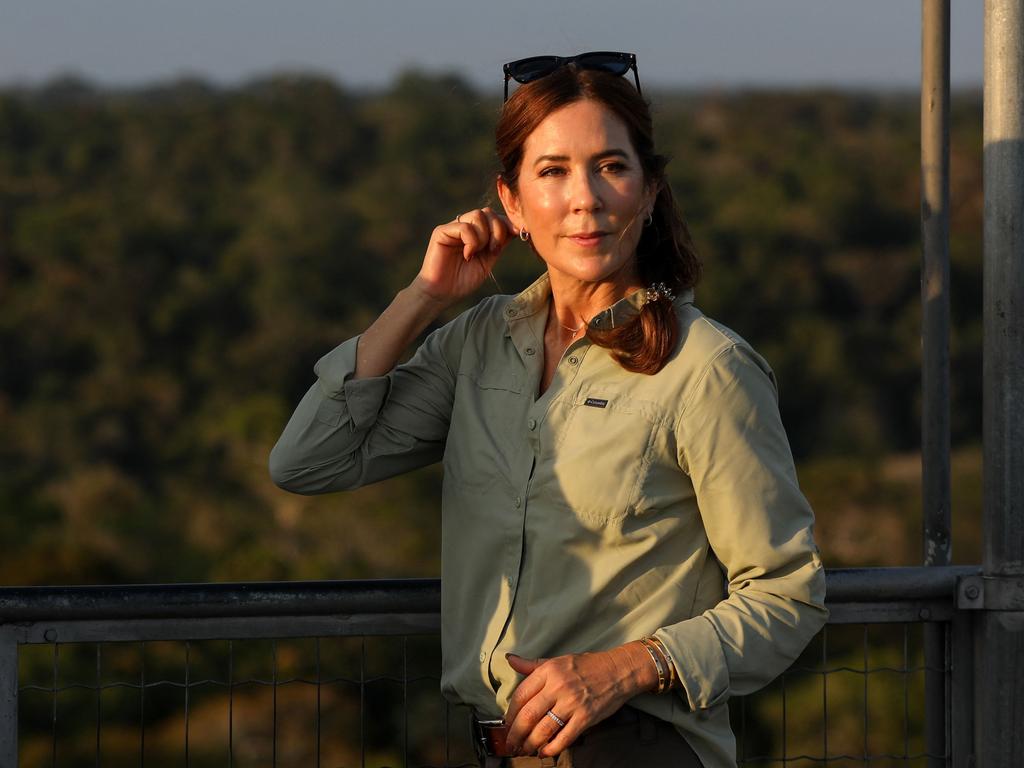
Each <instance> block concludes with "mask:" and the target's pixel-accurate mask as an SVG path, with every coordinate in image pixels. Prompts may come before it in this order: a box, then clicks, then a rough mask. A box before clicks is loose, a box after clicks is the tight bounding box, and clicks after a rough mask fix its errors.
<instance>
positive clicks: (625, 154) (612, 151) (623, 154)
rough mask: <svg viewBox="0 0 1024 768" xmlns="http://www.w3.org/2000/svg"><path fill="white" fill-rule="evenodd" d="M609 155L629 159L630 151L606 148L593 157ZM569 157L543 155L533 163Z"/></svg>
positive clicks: (561, 161)
mask: <svg viewBox="0 0 1024 768" xmlns="http://www.w3.org/2000/svg"><path fill="white" fill-rule="evenodd" d="M607 157H621V158H626V159H628V158H629V153H628V152H626V150H624V149H618V148H612V149H606V150H604V151H603V152H598V153H597V154H596V155H594V156H593V157H592V158H591V159H592V160H604V159H605V158H607ZM569 159H570V158H569V156H568V155H541V156H540V157H538V158H537V159H536V160H534V161H533V164H534V165H535V166H536V165H540V164H541V163H564V162H566V161H568V160H569Z"/></svg>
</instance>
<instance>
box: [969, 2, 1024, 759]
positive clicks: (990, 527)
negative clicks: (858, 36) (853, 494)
mask: <svg viewBox="0 0 1024 768" xmlns="http://www.w3.org/2000/svg"><path fill="white" fill-rule="evenodd" d="M984 141H985V160H984V187H985V223H984V236H985V265H984V302H983V304H984V364H983V392H984V394H983V418H984V423H983V433H982V434H983V438H982V440H983V443H984V496H985V501H984V505H985V506H984V526H983V539H984V556H983V559H982V571H983V576H984V579H983V585H982V586H983V592H984V596H983V597H984V610H982V611H980V612H979V613H980V615H979V617H978V634H977V640H976V649H977V654H978V666H977V669H978V677H977V687H976V689H975V696H976V716H975V723H976V737H975V747H976V748H977V750H978V765H979V766H983V768H1019V766H1021V765H1024V728H1021V721H1020V716H1021V712H1022V711H1024V610H1022V606H1024V0H985V97H984Z"/></svg>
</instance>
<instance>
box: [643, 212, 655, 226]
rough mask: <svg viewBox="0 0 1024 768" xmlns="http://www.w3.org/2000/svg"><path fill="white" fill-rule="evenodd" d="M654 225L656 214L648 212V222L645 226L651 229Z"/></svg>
mask: <svg viewBox="0 0 1024 768" xmlns="http://www.w3.org/2000/svg"><path fill="white" fill-rule="evenodd" d="M653 223H654V212H653V211H648V212H647V221H645V222H644V226H645V227H649V226H651V224H653Z"/></svg>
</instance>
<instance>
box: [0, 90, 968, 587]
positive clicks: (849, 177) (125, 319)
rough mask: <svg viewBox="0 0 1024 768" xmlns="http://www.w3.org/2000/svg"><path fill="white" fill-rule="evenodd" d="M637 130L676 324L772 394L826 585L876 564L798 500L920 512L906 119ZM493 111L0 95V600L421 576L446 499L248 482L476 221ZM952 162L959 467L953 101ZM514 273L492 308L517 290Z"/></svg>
mask: <svg viewBox="0 0 1024 768" xmlns="http://www.w3.org/2000/svg"><path fill="white" fill-rule="evenodd" d="M652 101H653V102H654V108H655V120H656V127H657V136H658V140H659V143H660V145H661V149H662V151H663V152H667V153H668V154H669V155H671V156H672V158H673V159H672V161H671V163H670V166H669V175H670V180H671V183H672V185H673V188H674V190H675V193H676V197H677V200H678V201H679V203H680V206H681V208H682V210H683V213H684V215H685V217H686V218H687V221H688V223H689V225H690V228H691V230H692V232H693V234H694V236H695V239H696V242H697V246H698V250H699V253H700V254H701V256H702V258H703V261H704V264H705V279H704V280H703V282H702V283H701V284H700V285H699V286H698V288H697V292H696V293H697V304H698V306H700V307H701V308H702V309H703V310H704V311H705V312H706V313H708V314H709V315H711V316H712V317H715V318H716V319H718V320H721V321H722V322H724V323H726V324H727V325H729V326H731V327H733V328H734V329H736V330H737V331H738V332H739V333H740V334H741V335H743V336H745V337H746V338H747V339H748V340H749V341H751V342H752V343H753V344H754V345H755V347H756V348H757V349H758V350H759V351H760V352H761V353H762V354H763V355H764V356H765V357H766V358H767V359H768V360H769V362H770V363H771V364H772V366H773V368H774V369H775V372H776V375H777V378H778V380H779V382H780V397H781V408H782V413H783V420H784V422H785V425H786V427H787V430H788V433H789V436H790V440H791V442H792V445H793V449H794V453H795V455H796V456H797V459H798V461H799V463H800V466H801V480H802V481H803V483H804V485H805V488H808V489H809V490H808V494H809V496H811V498H812V502H815V504H816V507H817V508H818V516H819V522H820V524H819V537H821V538H822V539H823V541H822V545H823V547H822V548H823V551H825V553H826V561H827V562H829V564H830V565H835V564H842V562H844V561H847V562H853V561H857V563H858V564H867V563H865V562H864V559H865V558H867V559H871V558H875V559H877V558H879V557H883V556H884V555H883V554H882V553H873V554H872V553H871V552H870V550H865V549H864V548H863V547H862V548H861V549H860V550H848V549H847V550H844V549H842V542H841V541H840V540H839V539H837V540H836V541H834V542H833V541H830V539H829V536H830V535H833V534H830V531H837V530H838V528H830V527H829V526H830V523H829V521H830V517H829V515H830V511H829V509H828V508H822V507H823V505H822V504H820V503H818V499H821V500H822V501H826V502H828V503H829V504H835V506H837V507H844V508H845V506H844V505H853V506H854V507H857V505H858V504H861V505H862V506H861V507H860V508H861V509H871V508H872V507H871V505H876V506H877V505H879V504H882V505H886V504H889V505H890V507H889V508H890V511H892V510H895V511H894V512H893V515H896V517H894V518H893V519H898V520H902V519H903V518H902V517H900V516H903V517H905V513H906V512H907V510H908V509H910V510H911V512H913V504H914V502H913V499H912V498H911V497H910V496H907V493H909V492H907V491H905V488H906V487H911V486H913V485H914V483H906V482H904V481H905V480H906V479H907V477H908V475H907V469H906V466H907V465H906V458H905V457H906V456H907V455H908V454H909V455H913V452H914V451H915V450H916V449H917V446H918V444H919V441H920V438H919V432H920V426H919V424H920V417H919V412H920V358H921V351H920V350H921V339H920V271H919V265H920V247H921V245H920V225H919V206H920V201H919V176H920V167H919V156H920V150H919V104H918V99H917V96H916V95H914V94H874V93H864V92H846V91H799V92H796V91H779V92H766V91H729V92H717V91H706V92H685V93H674V92H662V93H654V94H653V98H652ZM499 107H500V102H499V101H498V100H497V99H496V98H495V97H494V96H493V95H491V94H483V93H480V92H477V91H475V90H474V89H473V88H472V87H470V86H469V85H467V84H466V83H465V82H463V81H461V80H460V79H458V78H457V77H452V76H425V75H422V74H418V73H414V72H411V73H407V74H406V75H403V76H402V77H401V78H399V79H398V80H396V81H395V82H394V83H393V85H392V86H391V87H390V88H389V89H387V90H385V91H380V92H371V93H365V92H354V91H349V90H346V89H345V88H343V87H341V86H339V85H338V84H336V83H333V82H330V81H327V80H324V79H319V78H315V77H307V76H276V77H271V78H267V79H263V80H259V81H254V82H251V83H248V84H245V85H243V86H238V87H233V88H227V89H223V88H216V87H213V86H211V85H209V84H206V83H203V82H201V81H195V80H183V81H178V82H172V83H166V84H161V85H158V86H153V87H148V88H142V89H135V90H128V91H112V90H106V89H102V88H97V87H94V86H92V85H90V84H89V83H87V82H84V81H80V80H75V79H71V78H67V79H62V80H58V81H54V82H51V83H49V84H47V85H45V86H42V87H38V88H32V89H24V88H21V89H17V88H8V89H7V90H4V91H0V348H2V349H3V362H2V367H0V432H2V434H3V436H4V439H3V441H2V443H0V534H2V538H0V540H2V541H3V542H4V543H3V545H2V546H3V558H2V560H0V563H2V564H0V581H2V582H4V583H8V584H24V583H56V582H101V581H107V582H126V581H177V580H205V579H212V580H219V579H262V578H324V577H353V576H367V575H373V576H385V575H386V576H403V575H412V574H424V573H436V572H437V563H438V559H439V557H440V552H439V546H438V539H437V535H436V531H434V530H433V529H434V528H436V526H434V525H433V522H434V521H435V520H436V515H437V506H438V504H437V498H438V492H437V488H438V479H439V471H438V470H436V469H434V470H427V471H424V472H421V473H417V474H415V475H412V476H410V477H406V478H401V479H398V480H396V481H393V482H390V483H387V484H382V485H380V486H377V487H372V488H367V489H364V490H362V491H359V492H357V493H356V494H352V495H350V496H346V497H338V496H335V497H329V498H325V499H304V498H299V497H293V496H289V495H288V494H285V493H284V492H282V491H280V490H279V489H277V488H276V487H274V486H273V484H272V483H271V482H270V480H269V478H268V476H267V471H266V459H267V455H268V453H269V450H270V447H271V446H272V445H273V443H274V441H275V440H276V438H277V436H278V434H279V433H280V431H281V429H282V427H283V425H284V423H285V421H286V420H287V418H288V415H289V414H290V413H291V410H292V408H293V407H294V405H295V403H296V402H297V401H298V399H299V398H300V397H301V395H302V393H303V392H304V391H305V390H306V388H307V387H308V386H309V385H310V384H311V383H312V381H313V371H312V366H313V363H314V362H315V361H316V360H317V359H318V358H319V357H320V356H321V355H323V354H324V353H326V352H327V351H329V350H330V349H331V348H333V347H334V346H335V345H336V344H338V343H340V342H341V341H342V340H344V339H345V338H347V337H349V336H352V335H354V334H356V333H358V332H360V331H361V330H363V328H365V326H366V325H367V324H368V323H369V322H370V321H371V320H372V319H373V317H375V316H376V314H377V313H378V312H379V311H380V310H381V309H382V308H383V307H384V306H385V305H386V304H387V302H388V301H389V299H390V297H391V296H392V295H393V293H394V292H395V291H396V290H397V289H398V288H400V287H402V286H403V285H405V284H406V283H407V282H408V281H409V280H410V279H411V278H412V277H413V275H414V274H415V272H416V269H417V267H418V264H419V260H420V259H421V257H422V252H423V249H424V246H425V243H426V239H427V237H428V235H429V232H430V230H431V229H432V228H433V227H434V226H435V225H436V224H437V223H440V222H443V221H448V220H450V219H451V218H452V217H453V216H454V214H455V213H457V212H459V211H463V210H467V209H468V208H471V207H476V206H480V205H484V204H492V203H493V204H496V201H495V197H496V196H495V195H494V192H493V178H494V173H495V170H496V160H495V157H494V150H493V136H492V131H493V125H494V121H495V117H496V114H497V110H498V109H499ZM951 154H952V174H951V179H952V188H951V200H952V209H951V227H952V238H951V257H952V267H951V270H952V285H953V291H952V301H953V305H952V309H953V331H952V339H951V353H952V360H953V364H952V375H953V381H952V392H953V402H952V417H953V441H954V445H956V446H960V447H963V448H964V449H965V450H967V449H969V448H970V447H971V446H976V444H977V443H978V442H979V441H980V425H981V397H980V381H981V364H980V362H981V215H982V200H981V101H980V95H979V94H977V93H974V92H964V93H957V94H955V95H954V99H953V110H952V141H951ZM509 251H510V252H509V254H508V256H507V258H503V259H502V260H501V261H500V262H499V264H498V266H497V268H496V270H495V274H496V277H497V279H498V282H499V283H500V286H501V289H502V291H503V292H515V291H517V290H519V289H521V288H523V287H525V285H527V284H528V283H529V281H530V280H532V279H533V277H535V276H536V274H538V273H539V265H538V262H537V261H536V260H535V259H534V258H533V257H532V256H531V255H530V254H529V253H528V251H527V250H526V249H525V248H523V247H521V246H520V245H519V244H515V245H514V246H512V247H511V248H510V249H509ZM495 290H496V287H495V285H494V284H493V283H487V284H485V285H484V288H483V291H484V292H494V291H495ZM894 455H895V456H898V457H900V456H902V457H903V458H902V459H899V460H898V461H896V463H892V462H890V463H888V464H886V463H885V462H886V461H887V459H886V457H890V456H894ZM899 461H902V462H903V463H902V464H900V463H899ZM966 461H967V464H968V465H970V468H969V469H968V470H967V471H968V473H972V472H974V470H975V469H976V468H974V467H973V464H971V461H970V460H966ZM910 476H911V479H913V480H914V481H915V482H916V478H915V477H913V468H912V466H911V469H910ZM970 476H971V477H974V475H973V474H971V475H970ZM887 478H888V479H887ZM894 478H896V479H895V480H894ZM897 480H899V482H898V483H897ZM893 483H896V485H893ZM900 483H903V484H902V485H900ZM897 486H898V488H897ZM894 489H895V490H894ZM899 489H904V490H899ZM840 498H841V499H842V503H841V504H839V503H837V502H836V499H840ZM962 503H964V504H966V505H967V506H968V507H970V505H972V504H975V503H976V502H975V501H974V500H973V498H971V499H967V500H966V501H963V500H962ZM863 504H866V505H868V507H863ZM824 506H826V507H827V506H828V505H824ZM971 508H973V507H971ZM887 519H888V518H887ZM410 523H411V524H410ZM875 523H876V524H877V523H878V518H877V516H876V517H875ZM894 524H895V525H906V526H908V528H907V530H908V531H911V532H907V531H904V533H905V539H906V541H908V542H911V544H908V545H907V546H908V547H910V548H909V549H904V550H903V551H901V552H900V554H899V555H897V557H902V558H903V559H904V560H905V562H902V563H901V564H912V563H914V562H918V561H919V560H918V559H916V558H917V555H916V554H914V553H915V552H916V550H915V549H913V547H916V546H917V543H916V540H914V536H915V535H917V536H918V538H919V535H918V534H916V533H913V531H914V530H919V529H914V525H915V523H914V521H913V519H911V521H910V522H909V523H904V522H899V523H894ZM834 535H836V536H839V534H837V533H836V534H834ZM381 541H386V542H388V544H387V547H386V548H382V547H381V546H380V542H381ZM830 551H832V552H833V554H834V557H833V559H832V560H831V561H829V560H828V556H827V555H828V553H829V552H830ZM844 552H845V553H846V554H843V553H844Z"/></svg>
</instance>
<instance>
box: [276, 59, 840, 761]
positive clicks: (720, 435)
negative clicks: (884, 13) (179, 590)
mask: <svg viewBox="0 0 1024 768" xmlns="http://www.w3.org/2000/svg"><path fill="white" fill-rule="evenodd" d="M630 69H632V71H633V75H634V79H635V80H636V85H635V87H634V85H633V84H631V83H630V82H629V80H627V79H626V78H624V77H621V75H624V74H626V72H627V71H629V70H630ZM505 71H506V88H507V84H508V82H507V81H508V79H509V78H510V77H511V78H514V79H517V80H521V81H524V82H525V84H523V85H521V86H520V87H519V88H518V89H517V90H516V91H515V93H514V94H513V95H512V96H511V98H507V100H506V103H505V105H504V107H503V110H502V114H501V118H500V120H499V123H498V127H497V150H498V156H499V158H500V160H501V163H502V170H501V172H500V174H499V177H498V180H497V190H498V195H499V197H500V199H501V203H502V205H503V207H504V209H505V213H506V214H507V217H506V216H505V215H501V214H499V213H496V212H494V211H492V210H490V209H489V208H484V209H482V210H475V211H469V212H466V213H462V214H460V215H459V216H457V217H456V218H455V219H454V220H453V221H451V222H448V223H446V224H442V225H440V226H438V227H437V228H436V229H435V230H434V232H433V234H432V236H431V238H430V242H429V244H428V246H427V250H426V255H425V257H424V260H423V265H422V268H421V269H420V272H419V274H418V275H417V277H416V278H415V279H414V280H413V281H412V283H411V284H410V285H409V286H408V287H407V288H406V289H404V290H402V291H400V292H399V293H398V295H397V296H396V297H395V299H394V301H393V302H392V303H391V305H390V306H389V307H388V308H387V309H386V310H385V311H384V312H383V313H382V314H381V316H380V317H379V318H378V319H377V320H376V321H375V322H374V323H373V324H372V325H371V326H370V327H369V328H368V329H367V330H366V332H365V333H363V334H362V335H361V336H360V337H357V338H354V339H350V340H348V341H346V342H344V343H343V344H341V345H340V346H339V347H337V348H336V349H335V350H333V351H332V352H330V353H329V354H327V355H326V356H324V357H323V358H321V359H320V360H319V361H318V363H317V364H316V366H315V371H316V373H317V375H318V381H317V382H316V383H314V385H313V386H312V387H311V389H310V390H309V392H308V393H307V394H306V395H305V397H304V398H303V399H302V401H301V402H300V403H299V405H298V408H297V409H296V411H295V414H294V415H293V416H292V418H291V420H290V421H289V423H288V425H287V427H286V428H285V430H284V433H283V434H282V436H281V438H280V440H279V441H278V444H277V445H276V446H275V448H274V451H273V452H272V454H271V462H270V463H271V473H272V476H273V478H274V480H275V482H277V483H278V484H279V485H280V486H281V487H283V488H286V489H288V490H291V491H295V492H298V493H324V492H327V491H333V490H339V489H344V488H354V487H357V486H360V485H363V484H366V483H372V482H375V481H377V480H381V479H383V478H386V477H389V476H392V475H395V474H397V473H400V472H405V471H407V470H410V469H413V468H415V467H420V466H422V465H425V464H429V463H431V462H435V461H438V460H443V462H444V486H443V499H442V505H443V512H442V546H443V565H442V588H443V591H444V592H443V600H442V605H443V607H442V648H443V671H442V681H441V684H442V689H443V691H444V693H445V694H446V696H448V697H449V698H450V699H453V700H455V701H457V702H461V703H465V704H468V705H470V706H471V707H472V708H473V709H474V710H475V712H476V714H477V716H478V717H479V718H480V719H481V720H482V721H485V722H484V724H483V725H481V726H479V727H480V729H481V730H480V733H481V735H482V737H484V738H487V737H488V736H490V737H491V738H490V742H489V744H490V754H489V755H485V756H483V757H482V764H486V765H493V766H497V765H511V766H540V765H556V764H557V765H574V766H577V767H580V766H606V765H630V766H647V767H650V766H661V765H666V766H667V765H673V766H679V765H684V766H686V765H694V766H696V765H703V766H705V768H717V767H718V766H729V765H734V764H735V743H734V739H733V735H732V732H731V730H730V726H729V716H728V711H727V707H726V706H725V702H726V700H727V699H728V697H729V696H730V695H734V694H744V693H749V692H751V691H753V690H756V689H757V688H759V687H761V686H763V685H764V684H766V683H767V682H768V681H770V680H771V679H773V678H774V677H775V676H776V675H777V674H779V673H780V672H782V671H783V670H784V669H785V668H786V667H787V666H788V665H789V663H790V662H791V661H792V660H793V659H794V658H795V657H796V656H797V655H798V654H799V652H800V651H801V650H802V649H803V648H804V646H805V645H806V644H807V642H808V641H809V640H810V638H811V637H813V635H814V634H815V633H816V632H817V631H818V630H819V629H820V627H821V625H822V623H823V622H824V620H825V618H826V611H825V609H824V605H823V600H824V576H823V571H822V567H821V562H820V559H819V557H818V553H817V549H816V547H815V545H814V541H813V536H812V528H813V515H812V512H811V510H810V508H809V506H808V504H807V502H806V500H805V499H804V497H803V495H802V494H801V493H800V490H799V487H798V485H797V480H796V475H795V471H794V468H793V462H792V457H791V455H790V450H789V446H788V443H787V440H786V436H785V432H784V430H783V428H782V425H781V422H780V420H779V413H778V407H777V402H776V390H775V383H774V378H773V375H772V373H771V370H770V368H769V367H768V365H767V363H766V362H765V361H764V360H763V359H762V358H761V357H760V356H759V355H758V354H757V353H756V352H755V351H754V350H753V349H752V348H751V347H750V346H749V345H748V344H747V343H746V342H745V341H744V340H743V339H742V338H740V337H739V336H738V335H736V334H735V333H733V332H732V331H730V330H728V329H727V328H725V327H723V326H721V325H720V324H718V323H715V322H713V321H711V320H709V319H708V318H706V317H704V316H703V315H702V314H701V313H700V311H699V310H697V309H696V308H695V307H694V305H693V292H692V290H691V289H692V287H693V285H694V283H695V282H696V281H697V278H698V275H699V266H698V262H697V259H696V257H695V255H694V252H693V249H692V246H691V243H690V238H689V235H688V232H687V230H686V227H685V225H684V224H683V222H682V220H681V218H680V217H679V214H678V213H677V211H676V208H675V206H674V204H673V200H672V194H671V190H670V189H669V187H668V185H667V183H666V180H665V174H664V168H665V159H664V158H662V157H660V156H659V155H657V154H656V153H655V151H654V146H653V141H652V127H651V120H650V114H649V111H648V108H647V105H646V103H645V102H644V100H643V98H642V96H641V94H640V92H639V87H640V84H639V79H638V76H637V74H636V68H635V58H634V57H632V55H631V54H604V53H602V54H582V55H580V56H578V57H572V58H571V59H560V58H557V57H536V58H534V59H526V60H523V61H521V62H514V63H512V64H510V65H506V69H505ZM506 97H507V90H506ZM517 236H518V237H519V238H520V239H521V240H524V241H526V242H528V243H529V244H530V246H531V247H532V249H533V250H534V251H535V252H536V253H537V255H538V256H539V257H540V259H541V260H543V262H544V264H545V266H546V272H545V274H544V275H542V276H541V277H540V278H539V279H538V280H537V281H536V282H535V283H534V284H533V285H531V286H530V287H529V288H527V289H526V290H525V291H523V292H522V293H520V294H519V295H518V296H491V297H489V298H487V299H485V300H483V301H482V302H480V303H479V304H477V305H476V306H475V307H473V308H472V309H470V310H468V311H467V312H464V313H463V314H461V315H460V316H459V317H457V318H456V319H455V320H453V321H451V322H450V323H448V324H447V325H445V326H444V327H442V328H440V329H439V330H437V331H435V332H433V333H432V334H430V335H429V336H428V338H427V339H426V341H424V342H423V344H422V345H421V346H420V347H419V349H418V350H417V351H416V353H415V355H414V356H413V357H412V359H411V360H410V361H409V362H407V363H404V364H402V365H397V367H396V363H397V361H398V359H399V357H400V355H401V354H402V352H403V350H405V348H406V347H407V346H408V345H409V344H410V343H411V342H412V341H413V340H414V339H416V337H417V336H418V334H420V333H421V332H422V331H423V330H424V329H425V328H426V327H427V326H428V325H430V323H431V322H432V321H434V320H435V318H437V317H438V316H439V315H440V313H441V312H442V311H443V310H444V309H445V308H446V307H448V306H450V305H451V304H453V303H454V302H456V301H458V300H460V299H462V298H464V297H466V296H468V295H470V294H471V293H472V292H473V291H475V290H476V289H477V288H479V287H480V286H481V284H482V283H483V281H484V280H486V279H487V277H488V275H489V274H490V271H491V269H492V267H493V266H494V263H495V261H496V260H497V259H498V257H499V254H500V252H501V250H502V249H503V248H504V247H505V246H506V245H507V244H508V242H509V241H510V240H511V239H512V238H514V237H517ZM502 718H503V719H504V723H503V725H502V726H501V729H500V732H498V733H488V731H487V728H488V725H487V722H486V721H491V720H499V719H502ZM496 730H498V729H496ZM502 737H503V738H504V741H505V744H504V746H503V745H502V744H501V741H502ZM502 755H521V756H529V757H502ZM556 761H557V762H556Z"/></svg>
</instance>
